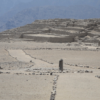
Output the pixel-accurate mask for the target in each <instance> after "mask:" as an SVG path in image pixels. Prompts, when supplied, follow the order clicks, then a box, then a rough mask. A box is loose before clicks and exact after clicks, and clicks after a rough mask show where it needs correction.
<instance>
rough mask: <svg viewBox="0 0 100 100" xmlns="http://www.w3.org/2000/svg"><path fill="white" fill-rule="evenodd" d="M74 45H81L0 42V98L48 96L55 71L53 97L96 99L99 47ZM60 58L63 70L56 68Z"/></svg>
mask: <svg viewBox="0 0 100 100" xmlns="http://www.w3.org/2000/svg"><path fill="white" fill-rule="evenodd" d="M71 47H72V48H76V49H75V50H70V48H71ZM65 48H69V49H65ZM77 48H82V47H79V46H78V47H76V46H67V44H66V43H55V44H54V43H36V42H33V41H30V42H27V41H19V42H18V40H15V41H13V39H12V40H10V41H9V42H0V100H50V96H51V91H53V86H54V83H53V80H54V78H55V76H57V75H59V78H58V80H57V83H56V85H57V88H56V92H57V93H56V95H55V100H67V99H68V100H100V96H99V95H100V88H99V87H100V79H99V78H98V77H96V76H100V69H98V68H100V51H99V50H98V51H97V50H93V51H90V50H87V51H86V50H79V49H78V50H77ZM93 48H95V47H93ZM60 59H63V61H64V71H63V73H61V72H60V71H59V70H58V69H59V60H60ZM76 65H77V66H76ZM83 66H89V67H88V68H87V67H85V68H84V67H83ZM50 74H52V75H50ZM56 85H55V86H56ZM53 92H54V91H53Z"/></svg>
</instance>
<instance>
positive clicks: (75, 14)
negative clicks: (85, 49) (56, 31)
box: [0, 5, 100, 31]
mask: <svg viewBox="0 0 100 100" xmlns="http://www.w3.org/2000/svg"><path fill="white" fill-rule="evenodd" d="M12 14H13V13H12V12H9V13H7V14H6V15H5V16H3V17H2V18H1V20H0V23H1V25H0V31H4V30H8V29H12V28H16V27H19V26H23V25H25V24H29V23H32V22H33V21H34V20H36V19H53V18H73V19H89V18H100V10H98V9H96V8H93V7H91V6H83V5H77V6H70V7H61V6H56V7H54V6H46V7H33V8H28V9H25V10H22V11H20V12H18V13H17V14H15V15H12ZM10 15H12V16H13V17H11V16H10Z"/></svg>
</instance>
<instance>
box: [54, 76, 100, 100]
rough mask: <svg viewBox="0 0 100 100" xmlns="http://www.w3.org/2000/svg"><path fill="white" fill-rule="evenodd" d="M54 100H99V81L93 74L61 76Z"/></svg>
mask: <svg viewBox="0 0 100 100" xmlns="http://www.w3.org/2000/svg"><path fill="white" fill-rule="evenodd" d="M55 100H100V79H97V78H95V75H94V74H67V75H65V74H61V75H60V76H59V80H58V88H57V95H56V98H55Z"/></svg>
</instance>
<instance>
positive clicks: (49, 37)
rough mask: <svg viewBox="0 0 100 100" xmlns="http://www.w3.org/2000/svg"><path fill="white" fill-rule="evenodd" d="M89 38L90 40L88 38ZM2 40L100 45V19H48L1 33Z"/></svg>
mask: <svg viewBox="0 0 100 100" xmlns="http://www.w3.org/2000/svg"><path fill="white" fill-rule="evenodd" d="M87 36H88V38H87ZM0 37H1V38H6V37H7V38H8V37H9V38H25V39H32V40H33V41H40V42H54V43H63V42H78V41H81V42H88V43H99V44H100V19H84V20H82V19H79V20H77V19H48V20H36V21H34V22H33V23H32V24H28V25H26V26H22V27H19V28H15V29H11V30H7V31H4V32H2V33H0Z"/></svg>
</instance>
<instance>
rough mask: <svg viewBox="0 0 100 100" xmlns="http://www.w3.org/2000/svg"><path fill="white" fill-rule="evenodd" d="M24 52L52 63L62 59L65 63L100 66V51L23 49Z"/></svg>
mask: <svg viewBox="0 0 100 100" xmlns="http://www.w3.org/2000/svg"><path fill="white" fill-rule="evenodd" d="M25 52H26V53H27V54H29V55H31V56H33V57H36V58H39V59H43V60H46V61H48V62H51V63H54V64H58V62H59V60H60V59H63V60H64V63H66V64H79V65H88V66H91V67H95V68H98V67H99V66H100V51H74V50H25ZM52 58H53V59H52Z"/></svg>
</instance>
